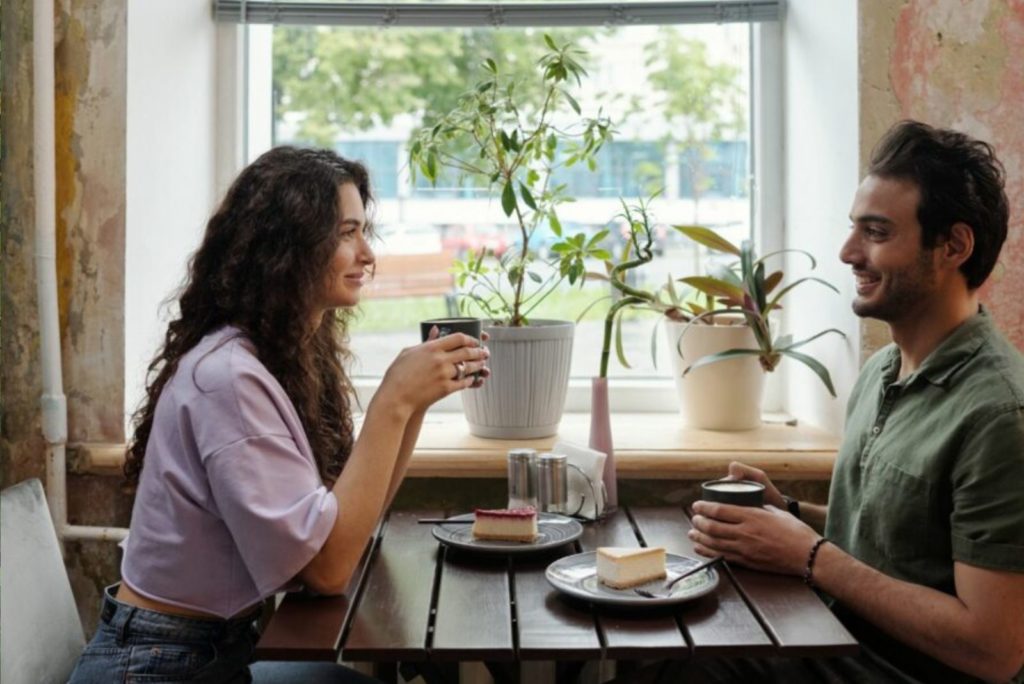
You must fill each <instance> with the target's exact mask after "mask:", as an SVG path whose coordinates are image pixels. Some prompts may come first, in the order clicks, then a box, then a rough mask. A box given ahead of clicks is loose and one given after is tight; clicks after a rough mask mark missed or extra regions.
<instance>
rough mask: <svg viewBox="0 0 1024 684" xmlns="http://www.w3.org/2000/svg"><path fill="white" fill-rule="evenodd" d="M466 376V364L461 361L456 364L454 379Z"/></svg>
mask: <svg viewBox="0 0 1024 684" xmlns="http://www.w3.org/2000/svg"><path fill="white" fill-rule="evenodd" d="M464 377H466V364H465V363H462V362H461V361H460V362H459V363H457V364H455V377H454V378H452V379H453V380H462V379H463V378H464Z"/></svg>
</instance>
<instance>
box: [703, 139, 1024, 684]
mask: <svg viewBox="0 0 1024 684" xmlns="http://www.w3.org/2000/svg"><path fill="white" fill-rule="evenodd" d="M1008 213H1009V212H1008V203H1007V199H1006V195H1005V192H1004V190H1003V172H1002V167H1001V165H1000V164H999V162H998V160H997V159H996V158H995V155H994V154H993V152H992V149H991V148H990V147H989V146H988V145H987V144H986V143H983V142H980V141H976V140H972V139H971V138H969V137H967V136H965V135H962V134H960V133H956V132H954V131H949V130H940V129H935V128H932V127H930V126H926V125H924V124H921V123H916V122H902V123H900V124H897V125H896V126H895V127H893V129H891V130H890V131H889V132H888V133H887V134H886V136H885V137H884V138H883V139H882V140H881V141H880V143H879V144H878V146H877V148H876V150H875V152H874V154H873V158H872V160H871V166H870V169H869V170H868V175H867V177H866V178H865V179H864V181H863V182H862V183H861V185H860V187H859V189H858V190H857V194H856V196H855V198H854V201H853V209H852V213H851V215H850V218H851V221H852V227H851V230H850V236H849V238H848V239H847V240H846V243H845V244H844V245H843V247H842V249H841V251H840V255H839V256H840V258H841V259H842V261H843V262H844V263H846V264H849V265H850V266H851V268H852V269H853V274H854V277H855V279H856V298H855V299H854V302H853V310H854V313H856V314H857V315H858V316H870V317H872V318H877V319H880V320H883V321H885V322H886V323H888V324H889V328H890V330H891V332H892V338H893V344H891V345H889V346H888V347H886V348H884V349H882V350H881V351H879V352H878V353H877V354H875V355H874V356H873V357H872V358H871V359H870V360H869V361H868V362H867V363H866V364H865V366H864V368H863V370H862V372H861V375H860V378H859V379H858V381H857V384H856V386H855V387H854V389H853V392H852V394H851V396H850V402H849V406H848V409H847V420H846V432H845V438H844V440H843V443H842V446H841V448H840V451H839V455H838V458H837V460H836V465H835V470H834V473H833V478H832V485H831V491H830V495H829V503H828V507H827V509H826V508H825V507H824V506H814V505H811V504H808V503H800V504H799V506H798V507H791V506H789V507H788V506H787V504H788V503H789V502H787V501H786V500H785V498H784V497H783V496H782V495H781V494H780V492H779V491H778V489H776V488H775V487H774V486H773V485H772V484H771V482H770V481H769V480H768V478H767V477H766V476H765V474H764V473H763V472H761V471H759V470H756V469H754V468H750V467H748V466H744V465H742V464H738V463H734V464H732V466H730V469H729V474H730V476H732V477H735V478H748V479H754V480H758V481H760V482H763V483H764V484H765V485H767V502H768V503H769V504H771V505H769V506H766V507H765V508H758V509H749V508H740V507H735V506H727V505H722V504H715V503H710V502H697V503H696V504H694V507H693V510H694V518H693V524H694V529H693V530H692V531H691V533H690V536H691V538H692V540H693V541H694V542H695V544H696V548H697V551H698V553H701V554H704V555H715V554H722V555H724V556H725V557H726V559H728V560H729V561H731V562H734V563H740V564H743V565H746V566H749V567H753V568H758V569H761V570H766V571H771V572H781V573H788V574H793V575H800V576H803V577H804V578H805V580H806V581H808V583H810V584H812V585H813V586H815V587H817V588H819V589H820V590H821V591H822V592H824V593H825V594H827V595H828V596H830V597H831V598H832V599H833V601H834V604H833V607H834V610H835V612H836V614H837V615H838V616H839V618H840V619H841V620H842V621H843V622H844V623H845V624H846V625H847V627H848V628H849V629H850V631H851V632H852V633H853V634H854V636H856V637H857V639H858V640H859V641H860V642H861V645H862V652H861V654H860V655H859V656H857V657H854V658H836V659H830V660H824V661H810V660H808V661H799V660H797V661H786V662H780V661H778V660H775V661H767V662H760V663H758V662H753V661H752V662H748V663H740V664H738V665H735V666H732V665H728V664H726V663H722V664H720V665H721V667H722V669H721V671H718V672H717V674H716V675H714V676H717V677H718V678H724V679H729V678H730V677H741V678H744V679H747V680H749V681H765V680H771V679H776V680H780V681H783V680H784V681H799V680H815V681H820V680H825V681H911V682H915V681H919V682H942V683H943V684H946V683H948V682H961V681H976V680H978V679H981V680H987V681H1003V682H1005V681H1007V680H1011V679H1014V680H1016V681H1024V358H1022V356H1021V354H1020V353H1019V352H1018V351H1017V350H1016V349H1014V348H1013V347H1012V345H1010V344H1009V343H1008V342H1007V341H1006V340H1004V339H1003V337H1002V336H1001V335H1000V334H999V333H998V332H997V331H996V329H995V327H994V326H993V324H992V321H991V319H990V317H989V316H988V314H987V313H986V312H985V311H984V310H983V309H982V308H981V307H980V306H979V302H978V287H979V286H980V285H981V284H982V283H983V282H984V281H985V279H986V278H987V277H988V275H989V273H990V272H991V270H992V268H993V266H994V265H995V262H996V259H997V258H998V255H999V251H1000V249H1001V247H1002V244H1003V241H1004V240H1005V238H1006V233H1007V223H1008ZM787 507H788V508H789V510H791V511H797V512H798V515H799V517H796V516H794V515H793V514H792V513H790V512H787ZM820 532H823V533H824V536H821V535H820V534H819V533H820ZM717 667H718V666H717V665H715V666H711V667H709V668H708V669H709V670H712V671H716V670H717Z"/></svg>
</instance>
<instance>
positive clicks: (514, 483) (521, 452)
mask: <svg viewBox="0 0 1024 684" xmlns="http://www.w3.org/2000/svg"><path fill="white" fill-rule="evenodd" d="M526 506H533V507H534V508H536V507H537V451H536V450H535V449H511V450H510V451H509V452H508V507H509V508H524V507H526Z"/></svg>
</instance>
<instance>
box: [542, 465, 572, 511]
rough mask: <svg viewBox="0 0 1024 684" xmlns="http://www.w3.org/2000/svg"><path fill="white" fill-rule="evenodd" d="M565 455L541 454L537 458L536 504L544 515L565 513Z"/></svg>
mask: <svg viewBox="0 0 1024 684" xmlns="http://www.w3.org/2000/svg"><path fill="white" fill-rule="evenodd" d="M566 464H567V460H566V457H565V454H551V453H543V454H541V455H540V456H538V457H537V502H538V505H539V510H541V511H542V512H545V513H565V512H566V508H567V506H568V503H569V480H568V477H567V475H568V474H567V465H566Z"/></svg>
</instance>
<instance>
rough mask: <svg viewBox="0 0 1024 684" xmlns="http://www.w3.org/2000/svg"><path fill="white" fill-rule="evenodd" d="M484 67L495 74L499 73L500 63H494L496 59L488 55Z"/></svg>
mask: <svg viewBox="0 0 1024 684" xmlns="http://www.w3.org/2000/svg"><path fill="white" fill-rule="evenodd" d="M484 68H485V69H487V70H488V71H490V72H491V73H492V74H494V75H495V76H497V75H498V65H497V64H495V63H494V60H493V59H491V58H490V57H488V58H487V59H485V60H484Z"/></svg>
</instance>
